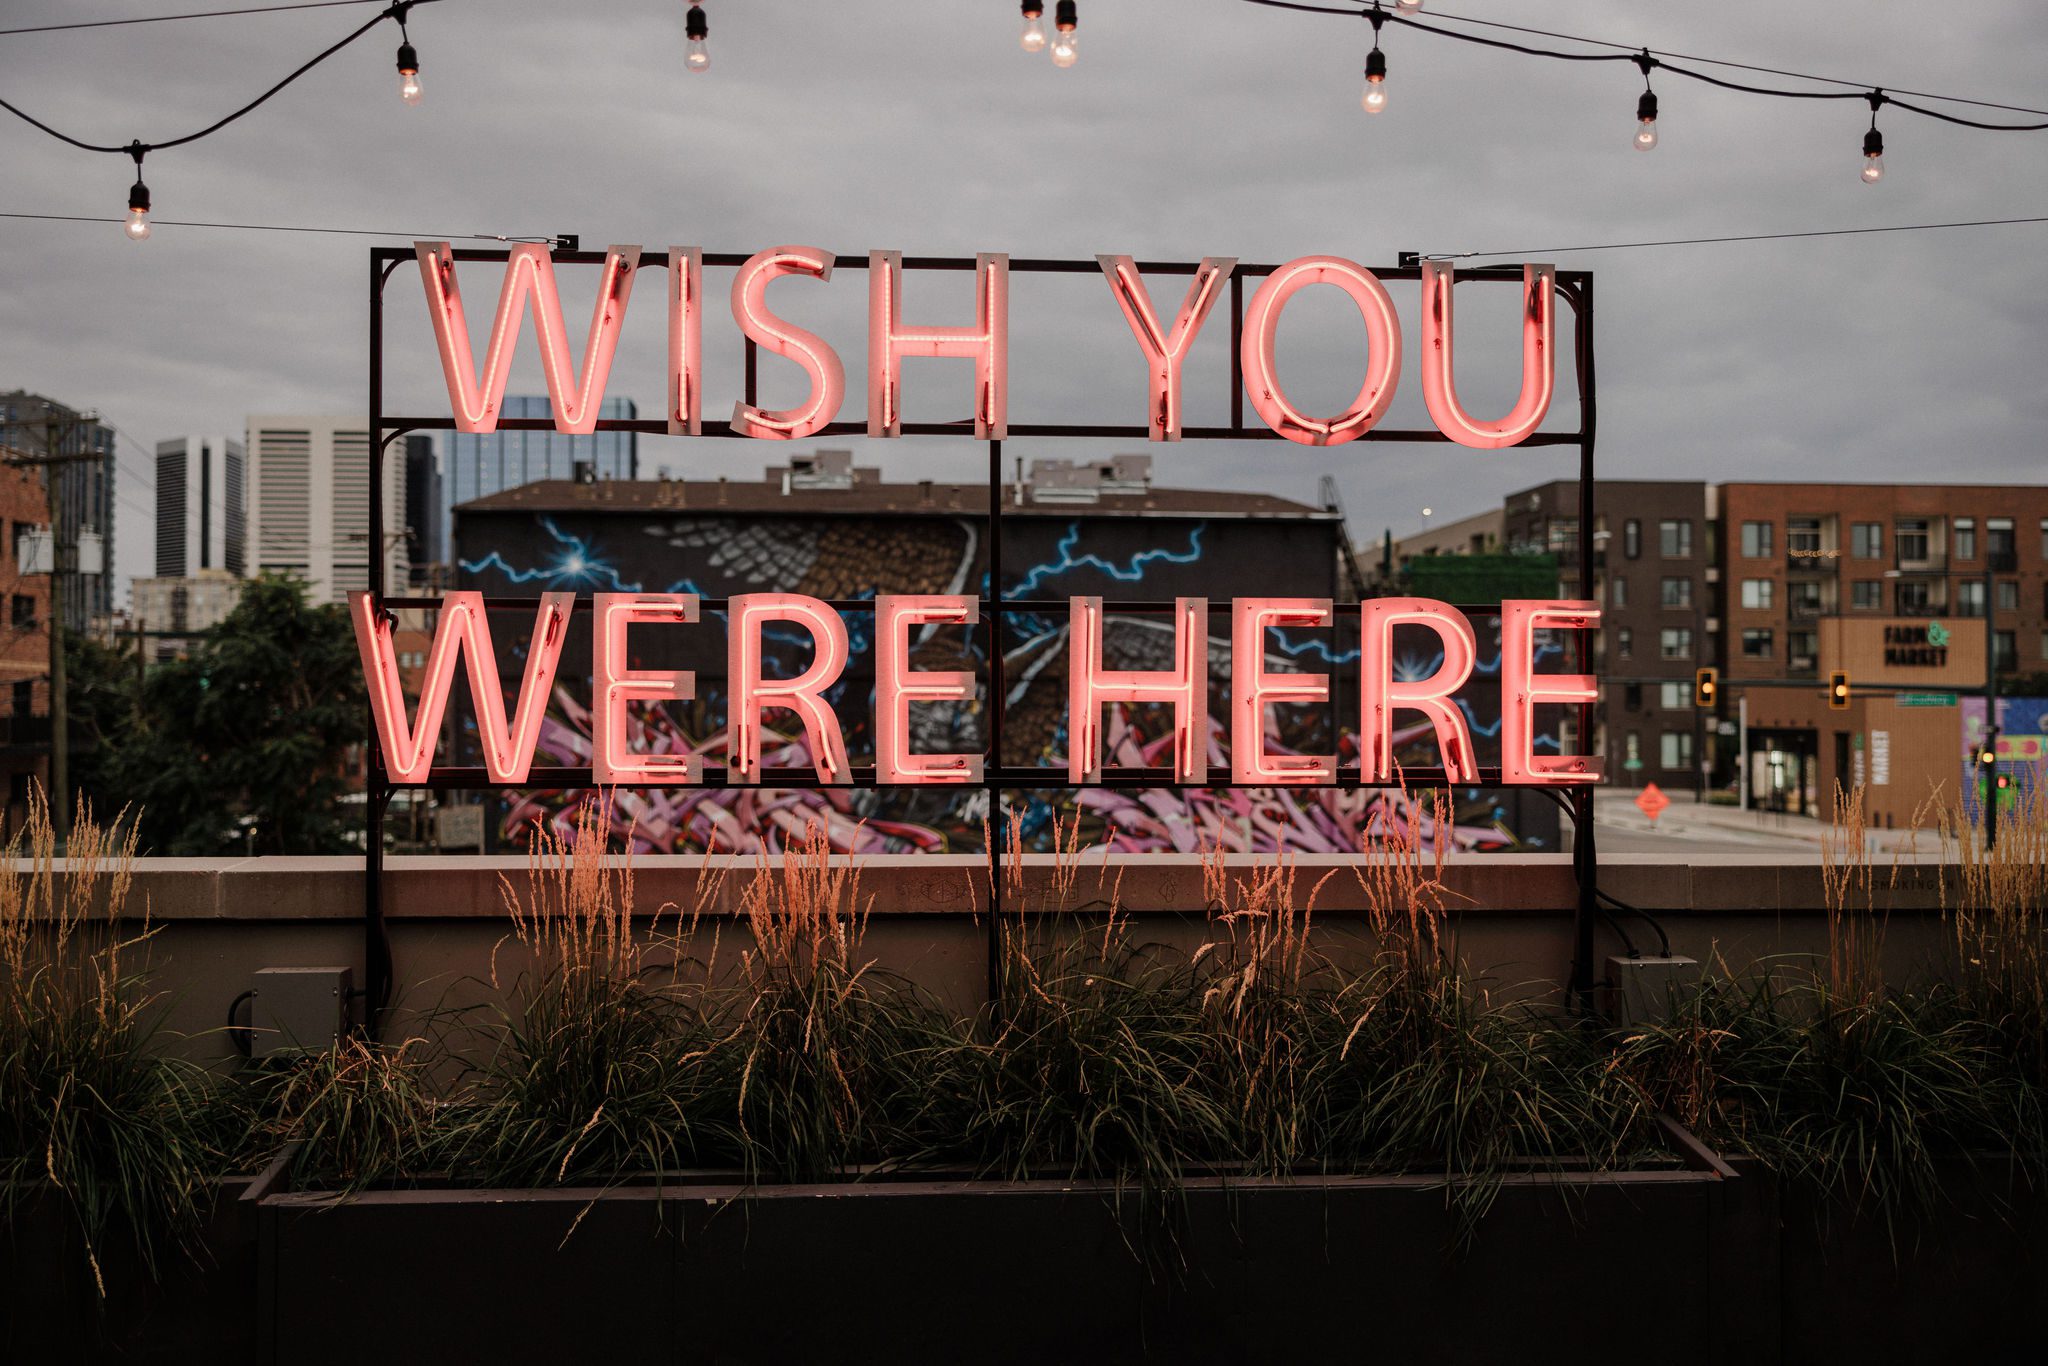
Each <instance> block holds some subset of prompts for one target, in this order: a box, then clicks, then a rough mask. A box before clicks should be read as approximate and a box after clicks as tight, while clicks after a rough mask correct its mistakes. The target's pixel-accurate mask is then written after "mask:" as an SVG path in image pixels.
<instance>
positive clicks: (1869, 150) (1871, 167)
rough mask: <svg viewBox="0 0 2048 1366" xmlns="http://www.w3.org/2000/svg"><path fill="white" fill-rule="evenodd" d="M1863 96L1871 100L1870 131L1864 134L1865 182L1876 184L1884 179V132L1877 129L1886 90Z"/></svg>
mask: <svg viewBox="0 0 2048 1366" xmlns="http://www.w3.org/2000/svg"><path fill="white" fill-rule="evenodd" d="M1863 98H1864V99H1866V100H1869V101H1870V131H1869V132H1867V133H1865V134H1864V135H1863V183H1864V184H1865V185H1875V184H1877V182H1878V181H1880V180H1883V179H1884V134H1882V133H1880V132H1878V131H1877V111H1878V110H1880V109H1882V108H1884V104H1885V97H1884V91H1882V90H1873V91H1871V92H1870V93H1869V94H1868V95H1865V96H1864V97H1863Z"/></svg>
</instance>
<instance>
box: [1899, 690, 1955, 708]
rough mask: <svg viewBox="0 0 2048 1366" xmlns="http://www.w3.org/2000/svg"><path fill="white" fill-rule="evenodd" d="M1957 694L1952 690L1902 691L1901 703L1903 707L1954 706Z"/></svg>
mask: <svg viewBox="0 0 2048 1366" xmlns="http://www.w3.org/2000/svg"><path fill="white" fill-rule="evenodd" d="M1955 704H1956V695H1955V694H1954V693H1952V692H1902V693H1900V694H1899V705H1900V706H1902V707H1953V706H1954V705H1955Z"/></svg>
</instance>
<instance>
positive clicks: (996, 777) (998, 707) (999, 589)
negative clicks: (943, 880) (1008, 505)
mask: <svg viewBox="0 0 2048 1366" xmlns="http://www.w3.org/2000/svg"><path fill="white" fill-rule="evenodd" d="M984 596H986V597H987V598H988V599H989V601H990V602H991V603H993V604H994V610H993V611H991V612H990V613H989V618H988V711H987V716H988V727H987V729H988V737H987V738H988V759H987V760H986V761H985V768H984V771H983V773H982V790H983V791H984V792H985V793H987V795H988V872H989V904H988V999H989V1003H990V1004H991V1005H996V1004H998V1003H999V1002H1000V1001H1001V1000H1002V995H1003V841H1004V840H1006V839H1007V838H1009V833H1010V827H1009V820H1008V816H1007V813H1006V812H1005V811H1004V809H1003V779H1002V772H1003V617H1004V613H1003V443H1002V442H1001V441H991V442H989V443H988V591H987V593H986V594H985V595H984Z"/></svg>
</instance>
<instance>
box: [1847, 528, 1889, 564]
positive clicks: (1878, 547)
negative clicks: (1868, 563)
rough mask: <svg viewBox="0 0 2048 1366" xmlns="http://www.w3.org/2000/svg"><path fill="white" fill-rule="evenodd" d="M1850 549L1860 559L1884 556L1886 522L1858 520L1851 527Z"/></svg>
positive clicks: (1873, 558)
mask: <svg viewBox="0 0 2048 1366" xmlns="http://www.w3.org/2000/svg"><path fill="white" fill-rule="evenodd" d="M1849 551H1850V553H1851V554H1853V555H1854V556H1855V557H1856V558H1857V559H1859V560H1881V559H1883V558H1884V524H1883V523H1882V522H1858V523H1856V524H1855V525H1854V526H1852V527H1850V528H1849Z"/></svg>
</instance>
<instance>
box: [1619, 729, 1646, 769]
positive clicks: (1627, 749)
mask: <svg viewBox="0 0 2048 1366" xmlns="http://www.w3.org/2000/svg"><path fill="white" fill-rule="evenodd" d="M1621 752H1622V757H1623V758H1624V759H1625V760H1626V761H1627V762H1628V763H1630V764H1633V765H1635V766H1636V767H1637V768H1641V767H1642V764H1643V737H1642V736H1641V735H1639V734H1637V733H1636V732H1635V731H1630V732H1629V733H1628V734H1627V735H1625V736H1623V737H1622V747H1621Z"/></svg>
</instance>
